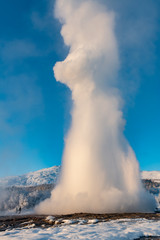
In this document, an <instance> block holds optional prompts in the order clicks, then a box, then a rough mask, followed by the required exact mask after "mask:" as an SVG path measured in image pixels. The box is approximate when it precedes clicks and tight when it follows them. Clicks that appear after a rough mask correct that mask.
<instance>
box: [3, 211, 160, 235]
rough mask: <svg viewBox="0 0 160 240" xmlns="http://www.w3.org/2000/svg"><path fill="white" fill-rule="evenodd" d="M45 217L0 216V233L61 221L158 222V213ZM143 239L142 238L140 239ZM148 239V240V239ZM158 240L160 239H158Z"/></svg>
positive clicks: (49, 224) (43, 226) (50, 224)
mask: <svg viewBox="0 0 160 240" xmlns="http://www.w3.org/2000/svg"><path fill="white" fill-rule="evenodd" d="M46 217H47V216H46V215H14V216H0V231H5V230H6V229H8V230H11V229H13V228H22V227H25V226H29V225H32V226H33V227H42V228H48V227H51V226H52V227H54V226H57V225H59V226H60V225H61V224H63V223H64V222H63V220H74V223H75V224H76V223H78V221H79V220H84V221H83V222H84V224H87V221H88V220H89V219H97V220H98V222H106V221H110V220H117V219H125V218H126V219H128V218H129V219H137V218H145V219H150V220H155V221H156V220H160V213H119V214H118V213H115V214H113V213H112V214H89V213H76V214H68V215H57V216H54V219H53V220H52V221H49V220H47V219H46ZM141 239H144V238H141ZM149 239H150V238H149ZM159 239H160V238H159Z"/></svg>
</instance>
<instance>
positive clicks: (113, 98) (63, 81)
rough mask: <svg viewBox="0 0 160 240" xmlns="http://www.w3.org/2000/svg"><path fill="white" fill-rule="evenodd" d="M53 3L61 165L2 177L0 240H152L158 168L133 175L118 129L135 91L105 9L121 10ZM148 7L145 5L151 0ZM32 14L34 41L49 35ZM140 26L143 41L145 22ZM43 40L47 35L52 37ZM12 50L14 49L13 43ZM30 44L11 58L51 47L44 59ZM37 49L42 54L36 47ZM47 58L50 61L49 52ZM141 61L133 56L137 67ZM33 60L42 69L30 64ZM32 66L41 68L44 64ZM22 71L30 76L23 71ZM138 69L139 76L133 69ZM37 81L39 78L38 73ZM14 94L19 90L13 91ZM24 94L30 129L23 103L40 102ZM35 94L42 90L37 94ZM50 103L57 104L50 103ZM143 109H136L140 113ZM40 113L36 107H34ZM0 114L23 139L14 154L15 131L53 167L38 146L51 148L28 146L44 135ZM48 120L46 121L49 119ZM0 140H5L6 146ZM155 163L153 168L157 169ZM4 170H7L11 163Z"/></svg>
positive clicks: (66, 0) (156, 230)
mask: <svg viewBox="0 0 160 240" xmlns="http://www.w3.org/2000/svg"><path fill="white" fill-rule="evenodd" d="M117 1H118V0H117ZM41 2H43V1H41ZM50 2H51V3H52V1H50ZM53 2H54V4H53V3H52V4H53V5H54V17H55V18H56V20H55V23H54V24H55V25H54V27H55V29H58V28H59V29H60V32H59V33H57V35H58V34H59V39H60V40H59V41H57V42H56V45H55V48H58V49H59V50H57V55H58V51H59V54H61V57H60V58H58V57H57V56H55V58H54V61H53V62H54V66H53V64H52V66H53V72H54V78H55V79H54V81H55V83H56V84H57V85H56V86H61V85H63V87H64V89H67V91H68V94H70V95H69V96H70V104H68V105H69V106H70V107H68V105H67V103H66V105H63V111H66V112H67V111H68V113H67V114H68V115H69V116H70V120H68V119H67V118H66V117H64V116H63V121H64V122H65V123H64V125H65V124H66V125H67V130H66V131H64V132H65V133H63V135H64V142H63V144H62V145H63V148H64V150H63V154H62V159H61V160H60V161H61V166H54V167H50V168H46V169H45V168H44V169H42V170H39V171H35V172H29V173H27V174H17V176H15V177H3V178H0V191H1V196H0V239H44V240H45V239H160V172H159V171H141V170H140V166H139V162H138V160H137V157H136V154H135V152H134V149H133V148H132V147H131V145H130V143H129V140H128V139H127V137H126V136H127V134H126V132H125V130H126V125H127V123H126V119H125V118H126V117H125V116H126V115H127V111H128V110H126V105H127V104H128V102H127V100H126V99H129V97H128V98H127V97H126V95H127V96H128V95H129V89H131V88H132V94H133V92H134V91H136V90H135V89H136V88H138V87H136V86H138V83H137V85H136V83H135V85H134V84H133V83H132V84H131V83H130V85H128V82H129V81H130V79H128V80H127V76H128V75H127V74H128V72H127V70H126V71H124V69H123V66H122V64H123V61H122V59H123V57H124V56H125V55H127V54H128V53H126V52H123V49H121V48H120V44H119V41H120V40H119V38H118V37H117V36H119V35H118V34H119V32H122V33H123V28H121V29H120V30H117V27H116V26H117V25H118V19H119V15H118V11H117V12H116V11H114V10H113V9H114V7H115V6H117V8H118V9H120V10H121V11H122V10H123V9H121V6H120V5H116V4H117V3H116V1H113V3H112V4H113V6H112V7H111V6H110V4H111V3H110V1H108V0H107V1H106V2H105V1H103V0H100V1H99V0H56V1H53ZM122 2H124V3H125V4H124V5H125V6H126V4H127V2H126V1H125V0H124V1H122ZM147 2H148V4H149V3H150V1H149V0H147ZM114 4H115V6H114ZM121 4H122V3H121ZM27 6H28V5H27ZM115 9H116V8H115ZM136 9H137V7H136ZM36 11H37V10H35V9H34V11H33V12H32V14H31V17H30V18H31V19H32V22H34V24H33V25H34V26H33V28H32V31H34V30H33V29H34V28H36V29H38V31H39V35H36V36H34V37H35V38H36V39H40V38H41V37H42V36H41V35H40V34H42V32H43V31H44V32H45V31H47V28H46V25H45V24H43V20H45V19H48V18H47V17H45V16H43V20H41V17H42V16H40V14H38V13H37V12H36ZM52 15H53V13H52ZM153 15H154V14H153ZM147 16H148V15H147ZM52 17H53V16H52ZM140 19H141V18H140ZM46 21H49V20H46ZM137 24H138V23H137ZM142 25H143V31H144V34H145V37H146V36H147V34H146V32H147V30H146V29H145V27H146V25H147V24H142ZM144 26H145V27H144ZM132 27H133V28H134V26H132V25H131V26H130V27H129V28H132ZM150 28H151V26H150ZM118 29H119V28H118ZM139 33H140V31H139ZM139 33H137V34H136V37H137V35H138V34H139ZM47 34H48V36H51V35H52V33H51V32H50V31H49V32H48V33H47ZM53 35H54V34H53ZM57 35H56V34H55V35H54V36H52V37H53V39H56V38H57ZM40 36H41V37H40ZM122 36H123V37H122ZM122 38H124V39H125V41H126V45H127V43H128V42H129V41H130V42H131V43H132V44H133V46H134V44H137V43H136V41H137V42H138V40H135V41H134V40H133V39H134V36H133V35H132V34H129V37H128V39H129V40H127V37H126V36H125V34H124V35H123V34H122V35H121V42H123V41H122ZM124 39H123V40H124ZM136 39H137V38H136ZM144 39H146V38H144ZM28 41H29V40H28ZM37 42H38V40H37ZM144 42H145V41H144ZM14 44H15V43H14ZM14 44H13V43H12V44H11V47H12V46H13V45H14ZM27 44H28V43H27ZM2 45H3V44H2ZM61 45H64V46H63V47H62V46H61ZM28 46H29V47H28V49H27V50H26V49H25V47H24V45H23V44H20V43H18V48H15V49H18V50H16V51H15V53H14V54H16V53H18V54H19V55H18V57H19V56H20V58H22V52H20V53H19V52H18V51H19V49H20V48H22V49H23V57H24V58H27V57H28V55H29V54H31V52H32V54H34V57H36V56H37V55H38V56H39V59H40V58H41V57H42V56H43V54H44V55H45V54H49V53H48V52H50V51H53V49H52V48H48V49H47V50H45V52H43V54H42V52H40V49H39V50H37V51H36V47H35V48H34V47H33V46H32V45H31V43H30V44H28ZM11 47H10V48H9V50H8V53H9V52H10V49H11ZM61 48H62V49H61ZM132 48H133V47H132ZM141 48H143V44H142V45H141ZM24 49H25V51H24ZM42 50H43V51H44V49H43V47H42ZM34 51H35V52H34ZM157 51H158V50H157ZM62 52H65V54H64V53H62ZM3 55H4V53H3ZM64 55H65V56H64ZM62 56H63V57H62ZM149 57H150V55H149ZM10 58H11V57H10ZM49 58H50V59H52V58H51V57H50V56H49ZM129 58H130V55H129V54H128V59H129ZM15 61H16V59H15ZM39 61H40V60H39ZM140 61H141V60H139V58H138V57H137V58H136V62H140ZM17 62H18V60H17ZM33 63H34V61H33ZM34 64H35V63H34ZM36 64H40V63H38V61H37V62H36ZM36 64H35V65H34V67H36ZM41 64H42V62H41ZM50 64H51V62H50ZM42 65H43V66H44V65H45V64H42ZM38 66H40V67H39V71H40V70H41V69H40V68H42V67H41V65H38ZM26 69H27V71H29V70H30V68H29V67H28V68H27V67H26ZM135 69H136V67H135ZM135 69H134V70H135ZM128 71H129V70H128ZM140 71H142V72H143V70H141V68H140ZM150 71H151V73H150V74H153V73H152V71H153V70H150ZM133 72H134V73H135V75H134V77H135V76H137V75H138V73H137V72H136V70H135V71H133ZM122 73H123V74H122ZM120 74H122V75H120ZM143 74H144V73H143ZM143 74H142V75H143ZM144 75H145V74H144ZM120 76H123V78H124V79H122V77H120ZM43 78H44V79H45V77H44V76H43ZM44 79H43V81H42V82H43V84H42V85H41V89H43V91H46V95H45V97H44V99H45V98H46V99H47V98H49V96H52V95H55V92H54V93H52V92H49V90H46V89H47V87H46V86H47V84H48V83H47V81H48V80H47V78H46V79H45V81H46V82H45V83H44ZM28 81H29V80H28ZM35 81H36V80H35ZM13 82H14V81H13ZM137 82H138V81H137ZM55 83H54V84H55ZM122 83H123V84H122ZM131 85H132V86H131ZM1 86H2V87H3V84H0V87H1ZM129 86H130V87H129ZM64 89H63V91H61V92H60V94H59V95H55V96H56V97H55V99H58V96H59V97H60V96H61V97H62V96H64V95H65V94H66V92H65V91H66V90H64ZM133 89H134V90H133ZM14 91H15V92H16V94H19V85H17V88H15V89H14ZM23 91H24V93H23V94H21V95H22V96H23V95H25V94H28V93H29V96H30V97H29V98H28V99H30V101H28V102H27V107H26V110H25V114H26V115H25V117H26V119H25V120H23V121H24V122H25V123H24V124H25V125H26V126H29V123H30V122H32V121H33V118H34V117H33V116H34V114H33V113H35V112H36V111H35V109H32V111H31V112H32V114H31V115H32V116H31V117H30V121H29V120H28V119H29V117H28V116H29V112H30V111H29V110H28V108H29V107H28V106H29V104H31V105H33V104H35V105H36V106H37V105H38V104H39V102H38V100H37V99H36V98H34V97H33V95H34V93H33V92H34V91H33V88H32V87H31V88H29V89H28V88H26V87H25V84H24V86H23ZM39 91H40V90H39ZM10 92H12V89H11V90H10ZM17 92H18V93H17ZM26 92H27V93H26ZM9 96H10V95H9ZM16 96H17V95H16ZM36 96H41V94H40V93H36ZM1 98H2V100H3V101H5V96H4V94H2V96H1V95H0V100H1ZM42 98H43V97H42ZM15 99H16V97H15V96H14V97H13V99H12V98H11V100H10V101H11V102H12V101H13V102H14V103H15V102H17V100H15ZM55 99H54V101H55V102H56V101H58V100H55ZM44 101H45V100H44ZM61 101H63V99H62V100H61ZM128 101H129V100H128ZM22 102H23V104H24V105H25V104H26V103H25V100H24V101H20V100H19V99H18V104H19V105H18V107H19V109H20V111H22V109H23V107H22V105H23V104H22ZM52 104H53V103H51V104H50V106H48V105H47V104H46V105H47V107H48V108H47V107H46V108H45V107H44V112H45V113H47V111H48V110H47V109H49V108H51V109H52ZM53 105H54V104H53ZM151 105H152V104H151ZM0 106H1V105H0ZM55 106H56V107H55ZM148 106H149V104H148V105H147V107H148ZM54 107H55V108H57V109H58V108H59V105H58V104H55V105H54ZM127 107H128V105H127ZM147 107H146V106H144V108H147ZM3 108H4V109H5V107H3ZM11 109H14V104H11ZM16 109H17V108H16ZM39 109H42V106H41V107H40V108H39ZM59 109H60V108H59ZM64 109H65V110H64ZM53 112H54V109H53ZM0 113H1V112H0ZM52 114H53V113H52ZM1 115H2V116H5V119H6V123H5V124H4V122H3V121H2V123H3V124H2V125H3V128H4V131H6V132H9V133H10V135H13V136H14V133H15V132H16V133H17V132H18V133H21V134H22V136H21V138H20V140H21V144H20V143H19V142H18V143H17V142H16V144H15V148H16V147H17V146H18V149H19V151H20V152H23V147H22V145H23V144H24V143H25V142H26V141H27V140H26V138H25V137H23V132H30V136H29V144H30V149H32V148H33V149H34V150H33V149H32V150H33V151H32V152H33V154H34V156H35V157H37V156H41V162H42V163H43V166H44V165H45V164H46V165H45V166H47V164H48V165H49V166H53V165H54V164H52V165H51V163H47V156H49V155H47V151H48V150H46V149H48V148H50V146H51V145H50V144H48V145H47V147H48V148H46V149H45V154H44V153H43V154H39V152H38V148H37V147H36V145H34V144H33V142H31V143H30V141H32V139H35V142H39V141H40V146H41V147H42V148H43V145H45V141H46V136H47V134H46V129H47V128H45V129H44V131H43V134H44V136H45V137H44V138H43V137H42V135H41V134H39V135H37V136H38V137H35V136H34V134H32V131H31V130H30V131H29V130H28V131H27V127H26V129H24V128H23V127H21V128H18V127H19V125H20V122H21V121H19V120H17V125H16V127H14V128H13V129H12V127H13V122H14V121H13V119H11V118H10V117H9V116H8V115H7V114H6V112H5V111H4V110H3V112H2V114H1ZM1 115H0V116H1ZM46 115H47V114H46ZM64 115H65V114H64ZM148 115H150V114H148ZM13 116H14V119H18V117H17V116H18V114H17V113H16V114H13ZM46 118H48V119H50V117H46ZM46 118H45V117H43V118H42V119H41V121H39V122H40V123H41V124H43V121H45V120H44V119H46ZM51 119H52V120H51V122H52V121H53V119H56V114H55V115H54V116H53V115H52V118H51ZM48 121H49V120H48ZM56 121H57V122H58V121H59V119H58V118H57V120H56ZM39 122H38V121H37V122H36V121H35V129H36V127H37V128H38V123H39ZM0 124H1V122H0ZM7 124H8V125H7ZM9 124H10V125H9ZM30 124H31V123H30ZM46 125H47V124H46ZM53 125H54V124H53ZM143 125H144V123H142V126H141V127H139V125H138V126H137V127H136V125H134V124H133V128H134V129H139V131H140V129H141V128H143ZM59 126H61V122H59ZM41 128H43V127H41ZM32 129H34V127H33V128H32ZM50 129H51V130H50ZM50 129H49V131H51V137H50V142H52V137H53V135H54V134H55V135H56V134H57V136H58V133H56V131H54V132H52V131H53V128H50ZM55 129H56V127H55ZM37 132H38V130H37ZM144 132H145V131H144ZM41 133H42V132H41ZM48 135H49V133H48ZM16 136H17V135H16ZM145 136H147V135H145ZM158 137H159V136H158ZM13 138H14V137H13ZM5 139H6V138H5V137H4V140H5ZM158 140H159V138H158ZM158 140H157V141H156V143H157V142H158ZM5 141H6V142H7V144H8V141H7V140H5ZM12 141H13V140H12ZM15 141H16V138H15ZM137 141H138V140H136V141H135V142H137ZM57 142H58V141H57ZM55 144H56V141H55ZM133 145H134V144H133ZM56 146H58V145H55V146H54V144H52V147H53V148H55V149H56ZM41 147H40V148H41ZM57 148H58V147H57ZM146 148H147V147H146ZM6 149H7V148H6ZM26 149H27V148H26ZM148 149H150V146H149V147H148ZM27 151H28V150H27ZM55 151H56V150H55ZM137 152H138V150H137ZM9 155H11V154H10V153H8V150H6V151H5V153H3V154H2V156H3V157H4V158H5V159H7V158H8V156H9ZM148 155H149V154H148V152H147V150H146V151H145V153H144V156H146V157H148ZM17 156H18V155H17V154H16V153H15V155H14V159H17V158H18V157H17ZM42 156H43V157H42ZM59 156H60V155H59ZM0 157H1V155H0ZM37 158H38V157H37ZM57 158H58V157H57ZM24 159H26V158H24ZM45 159H46V160H45ZM16 161H17V160H16ZM48 161H49V160H48ZM151 161H152V160H151ZM157 161H158V160H157ZM22 162H23V160H22ZM44 162H45V163H44ZM29 164H30V166H32V163H31V162H30V163H29V162H28V160H27V161H26V160H24V166H26V167H28V165H29ZM10 165H11V164H10ZM13 165H14V164H13ZM22 165H23V164H22ZM35 165H36V163H35ZM149 166H152V165H151V164H150V165H149ZM156 166H159V165H158V163H157V165H156ZM12 168H14V166H13V167H12V166H11V169H12ZM148 168H149V167H148ZM148 168H147V169H148Z"/></svg>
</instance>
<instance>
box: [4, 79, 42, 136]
mask: <svg viewBox="0 0 160 240" xmlns="http://www.w3.org/2000/svg"><path fill="white" fill-rule="evenodd" d="M42 113H43V100H42V94H41V90H40V88H39V87H38V86H37V85H36V81H35V79H34V78H33V77H29V76H25V75H17V76H14V77H9V78H7V79H0V116H1V117H0V132H5V133H6V132H8V133H12V132H14V129H15V131H16V132H17V130H18V129H21V127H23V126H25V124H27V123H28V122H29V121H30V120H31V119H33V118H35V117H37V116H39V115H40V114H42Z"/></svg>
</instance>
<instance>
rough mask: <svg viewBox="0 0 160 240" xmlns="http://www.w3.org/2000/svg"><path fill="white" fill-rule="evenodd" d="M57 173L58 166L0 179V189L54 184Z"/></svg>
mask: <svg viewBox="0 0 160 240" xmlns="http://www.w3.org/2000/svg"><path fill="white" fill-rule="evenodd" d="M59 173H60V166H54V167H51V168H45V169H42V170H39V171H35V172H30V173H27V174H24V175H20V176H14V177H5V178H0V187H2V186H5V187H11V186H38V185H43V184H55V183H56V181H57V178H58V176H59Z"/></svg>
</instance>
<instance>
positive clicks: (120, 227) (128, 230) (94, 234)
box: [0, 219, 160, 240]
mask: <svg viewBox="0 0 160 240" xmlns="http://www.w3.org/2000/svg"><path fill="white" fill-rule="evenodd" d="M94 222H95V223H96V221H94ZM141 236H160V221H153V220H146V219H121V220H114V221H109V222H101V223H96V224H94V223H91V224H85V225H84V224H83V222H82V223H81V222H80V223H79V224H74V223H73V224H72V223H64V225H63V226H60V227H50V228H47V229H46V228H45V229H43V228H34V226H33V224H31V225H28V226H27V227H25V228H23V229H13V230H11V231H5V232H0V239H4V240H5V239H6V240H10V239H16V240H21V239H24V240H25V239H34V240H38V239H41V240H42V239H43V240H48V239H85V240H87V239H99V240H100V239H103V240H104V239H108V240H117V239H118V240H125V239H127V240H132V239H136V238H138V237H141Z"/></svg>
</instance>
